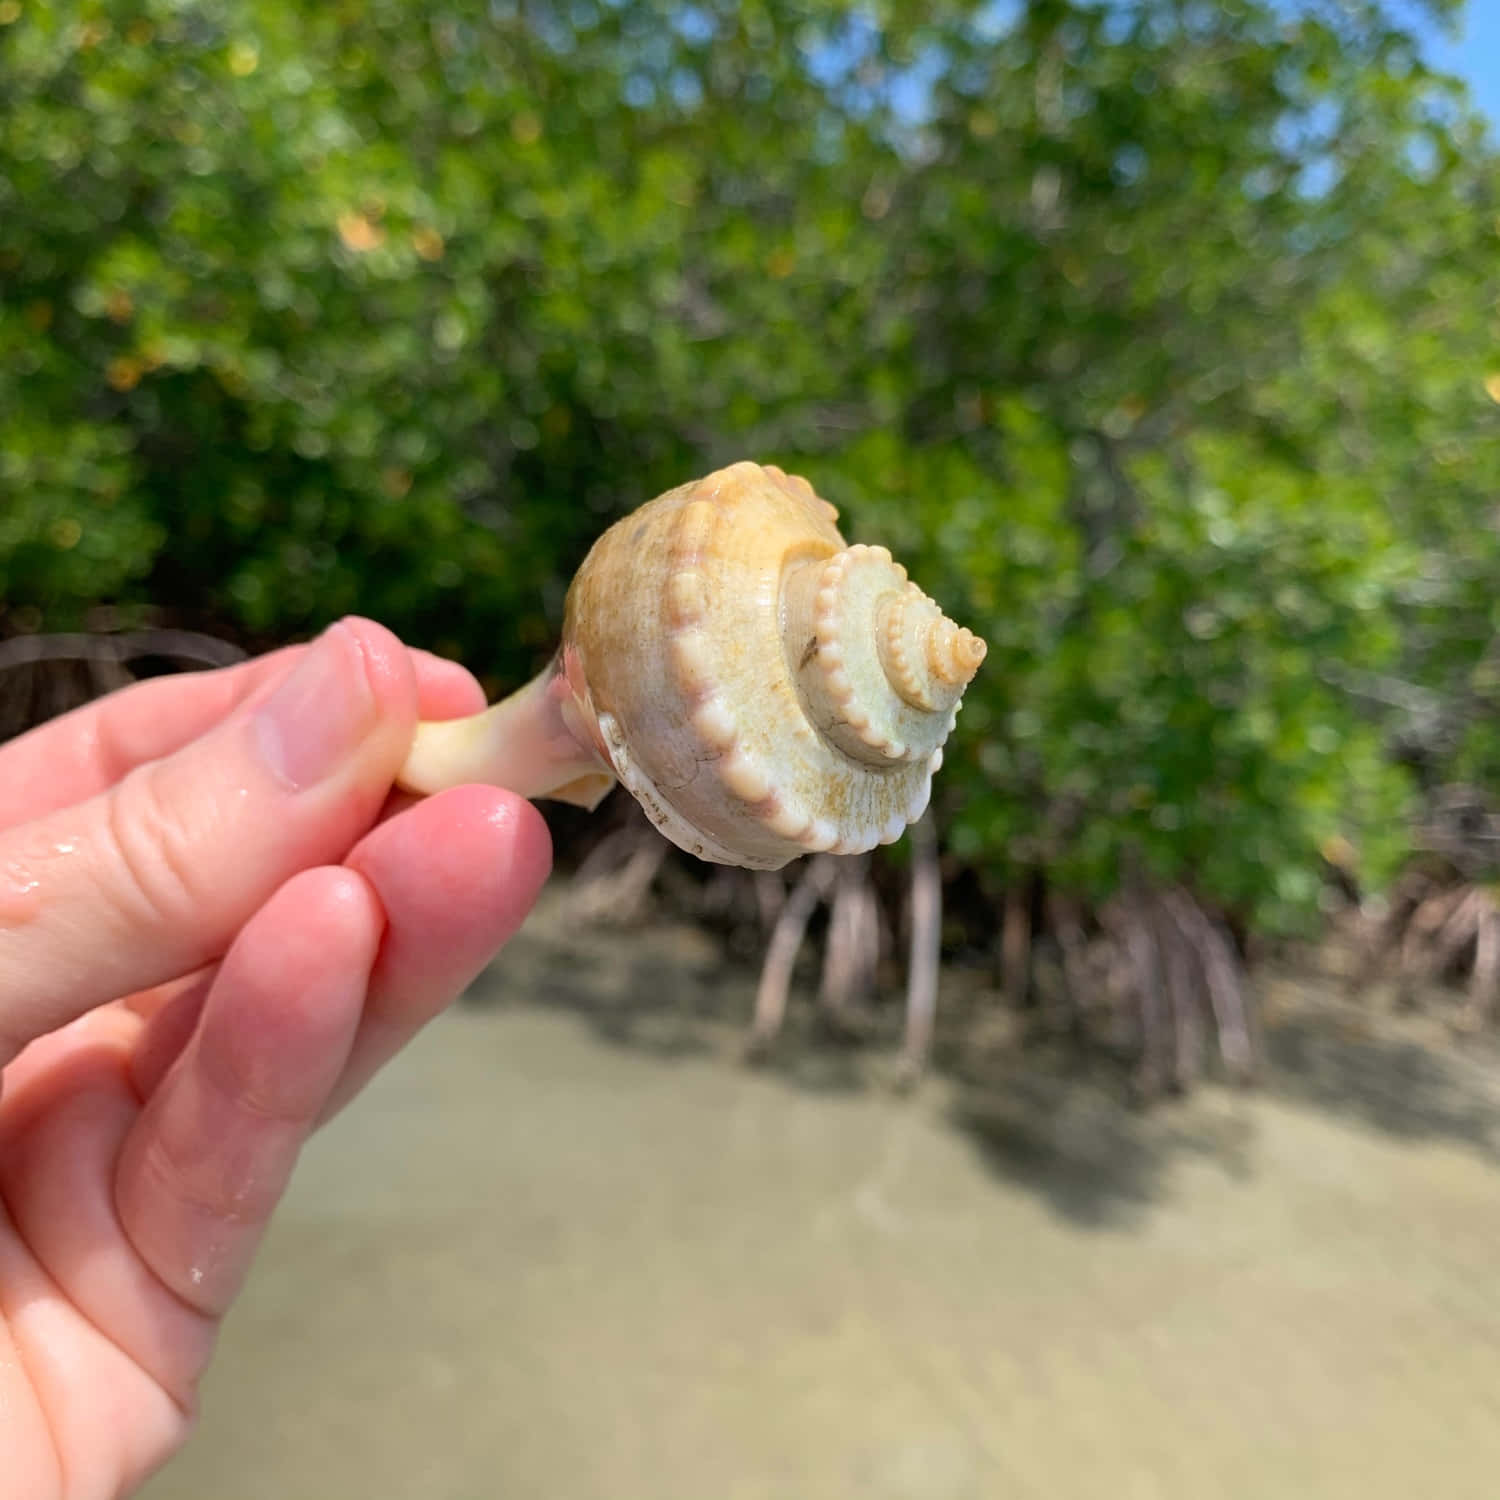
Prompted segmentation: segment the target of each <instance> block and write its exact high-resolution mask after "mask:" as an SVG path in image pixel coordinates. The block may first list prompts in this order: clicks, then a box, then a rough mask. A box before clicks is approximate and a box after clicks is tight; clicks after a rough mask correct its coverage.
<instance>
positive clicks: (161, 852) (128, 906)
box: [107, 763, 199, 926]
mask: <svg viewBox="0 0 1500 1500" xmlns="http://www.w3.org/2000/svg"><path fill="white" fill-rule="evenodd" d="M162 769H163V768H162V766H161V765H160V763H151V764H148V765H144V766H139V767H137V768H136V769H135V770H134V771H132V772H131V773H130V774H129V775H128V776H127V777H126V778H125V779H124V780H123V781H122V782H120V784H119V785H118V786H117V787H116V788H115V791H114V794H113V795H112V796H110V797H109V798H108V799H107V806H108V821H107V838H108V843H109V849H110V854H111V856H112V860H113V864H114V868H115V874H116V879H115V880H114V881H112V882H111V889H112V891H113V893H114V897H115V900H116V903H117V904H118V906H119V907H120V909H121V911H122V912H123V913H124V914H125V915H126V916H127V917H128V918H130V919H132V920H134V921H139V922H143V923H146V924H148V925H151V926H170V925H173V924H177V923H182V922H187V921H190V920H192V919H193V917H194V914H195V912H196V911H197V908H198V904H199V903H198V876H197V874H196V870H195V862H194V860H193V858H192V844H193V838H192V835H191V832H190V830H189V829H187V828H186V827H184V823H183V817H182V813H181V810H180V809H179V808H178V807H176V806H175V805H174V802H173V798H172V796H171V794H170V791H169V788H168V787H167V785H166V782H165V779H164V777H163V775H162V774H161V773H162Z"/></svg>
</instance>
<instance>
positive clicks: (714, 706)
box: [402, 463, 985, 869]
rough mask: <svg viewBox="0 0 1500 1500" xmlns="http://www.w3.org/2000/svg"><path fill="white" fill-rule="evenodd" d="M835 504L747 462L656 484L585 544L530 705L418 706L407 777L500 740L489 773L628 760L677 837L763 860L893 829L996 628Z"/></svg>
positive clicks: (438, 778)
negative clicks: (542, 753)
mask: <svg viewBox="0 0 1500 1500" xmlns="http://www.w3.org/2000/svg"><path fill="white" fill-rule="evenodd" d="M836 520H837V512H836V511H835V510H834V508H833V507H832V506H831V505H829V504H828V503H827V501H825V500H821V499H819V498H818V496H817V495H816V494H814V492H813V490H812V487H811V486H810V485H809V484H808V483H807V482H806V480H803V479H800V478H797V477H795V476H791V475H787V474H785V473H783V472H782V471H781V470H780V469H777V468H775V467H772V466H769V465H768V466H765V467H761V466H759V465H757V464H753V463H737V464H733V465H731V466H730V467H729V468H726V469H721V470H719V471H718V472H716V473H713V474H710V475H708V476H707V477H706V478H703V479H700V480H697V481H695V482H694V483H691V484H687V485H683V486H682V487H680V488H679V489H675V490H672V491H670V492H669V493H667V494H665V495H663V496H661V497H660V498H658V499H656V500H653V501H650V502H649V503H647V504H646V505H644V506H642V507H641V508H640V509H639V510H637V511H636V512H634V513H633V514H632V515H630V516H627V517H626V518H625V519H624V520H622V521H620V522H618V523H616V525H614V526H612V527H611V528H610V529H609V530H608V531H607V532H605V534H604V535H603V536H601V537H600V538H599V540H598V541H597V542H596V543H595V544H594V547H593V549H592V550H591V551H590V553H589V555H588V557H587V558H586V559H585V560H584V563H583V566H582V567H581V568H580V569H579V571H578V574H577V576H576V577H575V579H574V581H573V584H572V586H571V588H570V589H569V591H568V598H567V604H566V610H565V618H564V624H563V641H562V646H561V648H560V651H559V655H558V659H557V662H556V663H555V665H554V668H553V669H552V670H551V671H550V673H549V674H544V679H545V680H543V679H539V680H538V683H536V684H533V685H532V686H531V688H529V689H523V690H522V693H521V694H519V695H517V699H516V700H507V702H513V701H517V702H519V704H520V705H521V706H523V707H524V708H525V717H524V718H523V715H522V713H521V708H520V707H518V708H517V709H516V710H514V711H512V712H511V713H510V714H509V715H508V716H506V715H504V714H501V715H500V719H501V720H504V719H506V718H507V717H508V719H509V730H508V731H506V730H505V729H504V728H503V727H502V725H501V723H500V722H499V721H497V722H496V724H494V725H493V726H491V728H490V729H489V730H488V731H486V732H484V733H480V734H478V735H477V736H474V735H472V734H471V731H470V730H469V729H467V728H466V727H465V724H468V723H471V722H472V721H465V724H460V725H459V726H457V727H455V726H450V725H425V726H423V727H422V730H421V731H420V732H419V736H418V742H417V746H416V748H415V749H414V751H413V756H412V760H411V761H410V762H409V763H408V767H407V771H406V772H405V773H404V774H403V778H402V779H403V783H404V784H406V785H408V786H410V787H412V788H413V789H415V790H423V791H431V790H436V789H437V786H439V785H448V784H452V783H453V781H454V780H455V779H476V778H475V777H474V776H473V775H465V774H460V763H462V769H463V770H464V771H472V770H473V769H474V767H475V766H476V765H478V764H480V763H481V762H484V761H485V758H486V757H487V756H488V757H489V761H488V762H487V763H486V764H485V765H484V767H483V768H484V769H485V771H486V772H487V774H485V775H483V776H482V777H480V778H478V779H484V780H499V781H500V782H501V784H504V785H511V786H514V787H515V789H516V790H520V791H524V792H526V794H527V795H544V794H548V793H549V792H550V794H552V795H564V796H567V797H568V798H569V799H570V800H575V801H579V802H582V803H584V804H585V805H591V803H592V801H593V800H597V797H598V796H599V795H600V793H601V791H602V789H605V788H607V786H608V784H609V782H608V779H607V778H608V777H611V776H612V777H618V779H619V780H620V781H621V782H622V783H623V784H624V786H625V787H626V788H627V789H628V790H629V791H630V793H631V794H632V795H633V796H634V797H635V798H636V799H637V800H638V801H639V802H640V803H641V805H642V806H643V807H644V808H645V810H646V812H647V814H648V815H649V816H650V817H651V819H652V821H653V822H655V823H656V825H657V826H658V827H659V828H660V829H661V831H662V832H663V833H664V834H666V836H667V837H668V838H670V839H671V840H672V841H673V842H674V843H676V844H678V845H680V846H681V847H682V848H684V849H686V850H688V851H689V852H691V853H693V854H695V855H697V856H698V857H700V858H702V859H707V860H712V861H715V862H717V863H721V864H737V865H744V866H748V867H750V868H755V869H776V868H778V867H780V866H781V865H783V864H785V863H787V861H788V860H790V859H793V858H795V857H796V856H797V855H799V854H804V853H809V852H814V851H831V852H835V853H844V854H854V853H860V852H863V851H865V850H868V849H870V848H873V847H874V846H875V845H876V844H878V843H891V842H894V841H895V840H896V839H898V838H899V837H900V836H901V834H902V832H903V831H904V830H905V828H906V826H907V825H908V824H909V823H910V822H913V821H914V820H915V819H916V818H918V817H920V816H921V814H922V812H923V810H924V809H925V807H926V805H927V801H928V796H929V793H930V789H931V782H932V776H933V773H934V772H935V771H936V770H937V769H938V767H939V766H940V765H941V763H942V746H943V743H944V741H945V740H946V739H947V737H948V734H949V732H950V731H951V730H952V728H953V723H954V719H955V717H956V715H957V713H958V708H959V702H960V699H961V698H962V695H963V692H964V689H965V688H966V687H967V685H968V683H969V681H970V680H971V679H972V677H973V675H974V673H975V672H976V671H977V670H978V667H979V664H980V662H981V661H983V659H984V655H985V646H984V642H983V641H981V640H980V639H979V638H978V637H977V636H975V635H973V634H972V633H970V632H969V631H967V630H963V629H960V628H959V627H958V626H957V625H955V624H954V623H953V622H952V621H951V620H948V619H946V618H945V617H944V616H943V614H942V611H941V610H940V609H939V608H938V607H937V605H936V604H934V603H933V601H932V600H931V599H929V598H928V597H927V596H926V595H925V594H924V593H922V591H921V590H920V589H919V588H917V587H916V585H915V584H913V583H911V582H910V580H909V579H908V578H907V575H906V571H905V569H904V568H902V567H901V566H900V565H899V564H898V563H896V562H895V561H894V560H893V559H892V557H891V555H890V553H889V552H888V551H886V549H885V548H883V547H868V546H863V545H855V546H848V545H847V544H846V543H845V542H844V539H843V538H842V537H841V536H840V534H839V532H838V530H837V527H836V525H835V522H836ZM504 708H505V705H503V704H502V705H498V706H497V709H495V710H491V711H490V714H491V715H495V714H497V713H498V711H499V710H503V709H504ZM481 717H484V716H481ZM523 730H524V731H525V732H524V734H523V733H522V731H523ZM507 733H509V734H510V735H511V736H512V740H511V743H510V745H509V748H508V750H507V748H506V745H505V744H504V743H503V742H504V741H505V738H506V734H507ZM424 736H426V737H427V740H428V744H427V745H426V746H424V743H423V737H424ZM455 736H470V738H469V739H468V740H466V741H465V745H466V748H464V749H462V750H459V751H455V750H454V749H453V748H452V747H453V745H454V744H457V743H458V741H457V739H455V738H454V737H455ZM526 738H530V739H532V740H535V741H539V742H540V741H545V742H546V743H547V744H548V745H550V746H551V747H552V749H551V751H550V752H549V753H551V754H552V756H553V759H554V761H555V765H554V767H553V769H552V770H551V771H549V772H548V773H547V774H546V776H543V777H542V779H547V776H550V777H551V778H552V783H551V786H550V787H541V786H537V785H535V782H536V780H537V777H536V775H530V776H529V779H528V775H523V774H521V773H522V771H523V770H524V769H526V767H523V766H522V765H521V764H520V762H521V761H523V760H524V759H525V757H524V756H523V755H522V754H521V753H520V751H521V748H522V747H521V741H522V740H524V739H526ZM569 742H571V746H572V750H573V751H576V750H577V747H578V746H580V745H584V746H587V747H588V749H587V750H585V751H584V752H583V754H582V755H581V756H580V755H578V754H571V759H570V753H571V752H570V751H569V748H568V745H569ZM445 744H446V745H447V746H448V748H447V749H444V748H443V745H445ZM559 747H561V750H559ZM590 751H591V752H592V754H590V753H589V752H590ZM497 752H498V754H497ZM465 757H467V759H465ZM530 769H531V770H532V771H534V770H535V767H531V768H530ZM564 773H567V774H566V775H565V774H564ZM507 778H508V779H507ZM563 781H566V782H567V783H568V784H567V785H566V786H562V785H561V784H560V783H561V782H563ZM518 782H522V783H527V784H524V785H522V784H517V783H518Z"/></svg>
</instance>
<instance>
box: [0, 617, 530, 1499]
mask: <svg viewBox="0 0 1500 1500" xmlns="http://www.w3.org/2000/svg"><path fill="white" fill-rule="evenodd" d="M482 705H483V696H482V694H481V692H480V689H479V686H478V684H477V683H475V681H474V680H473V678H472V677H470V676H469V675H468V673H466V672H464V671H463V670H462V669H461V668H458V667H455V666H453V665H452V664H449V663H445V662H440V661H438V660H437V659H435V658H432V657H428V656H425V655H424V654H422V653H419V652H413V651H408V650H407V649H406V648H405V647H404V646H402V644H401V643H400V642H399V641H397V640H396V638H395V637H394V636H392V635H391V634H390V633H389V632H388V631H386V630H384V629H383V628H382V627H380V626H378V625H374V624H372V623H370V622H368V621H362V620H350V621H344V622H341V623H340V624H339V625H338V626H336V627H334V629H333V630H332V631H330V632H329V633H328V634H326V635H325V636H323V637H322V638H320V639H319V641H317V642H315V643H314V644H313V645H312V646H310V647H306V648H296V649H292V650H289V651H283V652H278V653H275V654H273V655H271V656H267V657H264V658H260V659H258V660H256V661H253V662H249V663H246V664H244V665H242V666H239V667H234V668H230V669H227V670H225V671H219V672H209V673H195V674H190V675H187V676H183V677H176V678H168V679H160V680H157V681H154V682H149V683H145V684H142V685H140V686H138V687H135V688H131V689H127V690H126V691H124V692H121V693H118V694H115V695H112V696H111V697H109V698H106V699H104V700H102V701H101V702H99V703H97V704H93V705H90V706H89V707H87V708H84V709H81V710H79V711H78V712H77V713H74V714H71V715H68V716H66V717H65V718H62V719H59V720H57V721H54V722H53V723H51V724H48V725H44V726H42V727H41V728H40V729H38V730H35V731H33V732H32V733H31V734H29V735H26V736H24V737H22V738H21V739H19V740H15V741H12V742H11V743H10V744H8V745H4V746H0V1069H3V1071H0V1473H3V1474H4V1476H5V1482H4V1486H3V1488H4V1492H5V1493H6V1494H7V1495H10V1494H14V1495H17V1496H20V1495H25V1496H27V1497H28V1500H113V1497H117V1496H123V1495H127V1494H129V1493H130V1492H131V1491H132V1490H134V1489H135V1488H136V1487H137V1486H138V1485H139V1484H140V1483H141V1482H142V1481H143V1480H144V1479H145V1478H146V1477H147V1476H148V1475H149V1474H150V1473H151V1472H152V1471H153V1470H154V1469H156V1468H157V1467H159V1466H160V1465H161V1464H162V1463H163V1462H164V1461H165V1460H166V1459H167V1458H169V1457H170V1456H171V1455H172V1454H173V1453H174V1452H175V1451H176V1450H177V1449H178V1448H179V1447H180V1446H181V1445H182V1443H183V1442H184V1441H185V1440H186V1438H187V1436H188V1433H189V1431H190V1429H191V1426H192V1422H193V1415H194V1411H195V1409H196V1403H197V1389H198V1383H199V1380H200V1378H201V1376H202V1375H203V1372H204V1369H205V1367H206V1366H207V1364H208V1361H209V1358H210V1356H211V1354H212V1352H213V1347H214V1340H215V1336H216V1333H217V1330H218V1326H219V1322H220V1320H221V1319H222V1318H223V1316H224V1314H225V1312H226V1311H227V1309H228V1308H229V1306H230V1304H231V1303H232V1301H233V1300H234V1298H235V1296H236V1294H237V1293H238V1292H239V1290H240V1288H241V1286H242V1284H243V1282H244V1279H245V1275H246V1272H247V1270H248V1269H249V1266H250V1263H251V1260H252V1258H253V1256H254V1254H255V1250H256V1247H257V1246H258V1244H259V1242H260V1239H261V1237H262V1235H263V1233H264V1231H265V1229H266V1225H267V1221H268V1219H269V1217H270V1215H271V1213H272V1211H273V1209H274V1208H275V1206H276V1203H277V1201H278V1200H279V1198H280V1196H281V1194H282V1192H283V1190H284V1188H285V1186H286V1183H287V1179H288V1176H289V1174H290V1172H291V1170H292V1167H293V1165H294V1163H295V1160H296V1157H297V1153H298V1151H299V1149H300V1147H301V1145H302V1143H303V1142H304V1141H305V1140H306V1139H307V1137H308V1135H309V1134H310V1133H311V1132H312V1131H313V1130H314V1129H315V1128H316V1127H317V1126H318V1125H319V1124H320V1123H321V1122H322V1121H324V1120H326V1119H327V1118H329V1116H330V1115H332V1114H334V1113H335V1112H336V1111H338V1110H340V1109H342V1108H343V1107H344V1106H345V1105H346V1104H347V1103H348V1102H349V1101H350V1099H352V1098H353V1097H354V1095H355V1094H357V1093H358V1092H359V1090H360V1089H361V1088H362V1087H363V1085H364V1084H365V1083H366V1082H367V1081H368V1080H369V1079H370V1077H371V1076H372V1075H373V1074H374V1073H375V1072H376V1070H377V1069H378V1068H379V1067H380V1066H381V1065H382V1064H383V1063H384V1062H386V1061H387V1060H388V1059H389V1058H391V1057H392V1056H393V1055H394V1054H395V1053H396V1052H397V1051H399V1049H400V1048H401V1047H402V1046H403V1045H404V1044H405V1043H406V1042H407V1041H409V1040H410V1039H411V1038H412V1037H413V1036H414V1035H415V1034H416V1032H417V1031H418V1030H419V1029H420V1028H421V1027H422V1026H423V1025H425V1024H426V1023H427V1022H428V1021H429V1020H431V1019H432V1018H433V1017H434V1016H435V1015H436V1014H438V1012H440V1011H441V1010H442V1009H443V1007H444V1006H446V1005H447V1004H448V1003H449V1002H450V1001H451V1000H452V999H453V998H454V997H455V996H457V995H458V994H459V993H460V992H461V991H462V990H463V989H464V987H465V986H466V985H467V984H468V983H469V981H470V980H471V979H472V978H473V977H474V976H475V975H476V974H477V973H478V972H479V970H480V969H481V968H482V967H483V966H484V965H485V964H486V963H487V962H488V961H489V960H490V959H491V957H493V955H494V954H495V952H496V951H497V950H498V949H499V948H500V947H501V945H502V944H503V943H504V942H505V941H506V939H507V938H509V937H510V936H511V934H512V933H513V932H514V931H515V930H516V929H517V928H518V927H519V926H520V924H521V922H522V920H523V919H524V917H525V915H526V913H527V911H528V910H529V909H530V907H531V905H532V903H533V901H534V900H535V898H536V895H537V892H538V890H539V889H540V886H541V884H542V881H543V880H544V879H545V877H546V874H547V871H548V868H549V862H550V847H549V844H548V839H547V832H546V828H545V825H544V824H543V823H542V821H541V818H540V817H539V815H538V814H537V813H536V811H535V809H534V808H532V807H531V806H530V804H528V803H526V802H524V801H522V800H521V799H520V798H518V797H516V796H514V795H513V794H511V793H509V792H505V791H500V790H497V789H494V788H489V787H480V786H463V787H458V788H456V789H454V790H451V791H447V792H443V793H441V794H440V795H438V796H435V797H431V798H428V799H426V800H425V801H418V802H413V801H411V800H410V799H405V798H402V797H398V796H393V795H392V790H391V789H392V785H393V782H394V780H395V777H396V774H397V771H398V770H399V768H400V766H401V763H402V760H403V759H404V757H405V755H406V752H407V749H408V747H409V745H410V742H411V737H412V732H413V728H414V726H415V723H416V721H417V719H418V717H419V715H420V716H421V717H422V718H426V719H444V718H452V717H457V716H459V715H463V714H470V713H474V712H476V711H477V710H478V709H479V708H480V707H482Z"/></svg>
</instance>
